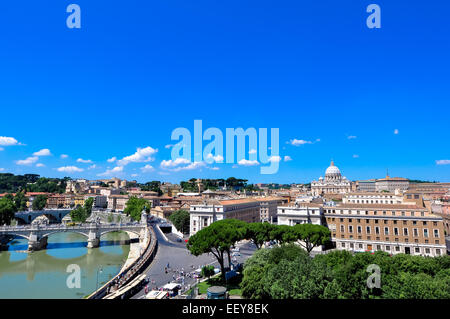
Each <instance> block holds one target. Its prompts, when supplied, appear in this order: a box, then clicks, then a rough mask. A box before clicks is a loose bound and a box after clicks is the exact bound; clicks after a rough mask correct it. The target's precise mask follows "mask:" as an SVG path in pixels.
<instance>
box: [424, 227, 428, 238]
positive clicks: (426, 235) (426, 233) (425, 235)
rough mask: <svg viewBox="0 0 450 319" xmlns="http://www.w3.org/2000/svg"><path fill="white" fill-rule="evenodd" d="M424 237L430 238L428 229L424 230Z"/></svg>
mask: <svg viewBox="0 0 450 319" xmlns="http://www.w3.org/2000/svg"><path fill="white" fill-rule="evenodd" d="M423 237H426V238H427V237H428V229H426V228H424V229H423Z"/></svg>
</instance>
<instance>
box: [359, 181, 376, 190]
mask: <svg viewBox="0 0 450 319" xmlns="http://www.w3.org/2000/svg"><path fill="white" fill-rule="evenodd" d="M375 182H376V180H375V179H368V180H365V181H357V182H356V189H357V191H359V192H370V193H374V192H376V190H377V189H376V187H375Z"/></svg>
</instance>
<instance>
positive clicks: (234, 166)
mask: <svg viewBox="0 0 450 319" xmlns="http://www.w3.org/2000/svg"><path fill="white" fill-rule="evenodd" d="M238 167H239V165H236V164H234V165H233V166H231V168H238Z"/></svg>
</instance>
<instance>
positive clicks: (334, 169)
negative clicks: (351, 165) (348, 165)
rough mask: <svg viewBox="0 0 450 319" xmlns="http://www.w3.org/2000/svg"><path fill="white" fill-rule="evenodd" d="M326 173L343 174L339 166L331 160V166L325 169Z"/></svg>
mask: <svg viewBox="0 0 450 319" xmlns="http://www.w3.org/2000/svg"><path fill="white" fill-rule="evenodd" d="M326 175H341V171H340V170H339V168H338V167H337V166H334V162H333V161H331V164H330V166H328V168H327V170H326V171H325V176H326Z"/></svg>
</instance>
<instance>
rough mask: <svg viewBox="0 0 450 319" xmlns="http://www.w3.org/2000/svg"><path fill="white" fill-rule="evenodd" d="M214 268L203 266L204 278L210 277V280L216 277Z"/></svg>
mask: <svg viewBox="0 0 450 319" xmlns="http://www.w3.org/2000/svg"><path fill="white" fill-rule="evenodd" d="M214 274H215V272H214V266H211V265H208V266H203V268H202V277H205V278H206V277H208V279H209V278H210V277H211V276H212V275H214Z"/></svg>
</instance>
